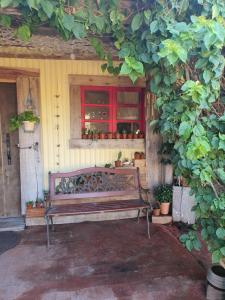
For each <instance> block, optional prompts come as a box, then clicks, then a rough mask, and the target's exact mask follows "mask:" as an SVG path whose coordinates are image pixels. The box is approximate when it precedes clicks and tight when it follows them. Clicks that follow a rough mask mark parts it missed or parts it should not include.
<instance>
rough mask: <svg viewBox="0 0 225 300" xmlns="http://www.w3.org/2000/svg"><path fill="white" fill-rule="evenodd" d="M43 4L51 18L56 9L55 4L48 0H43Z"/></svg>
mask: <svg viewBox="0 0 225 300" xmlns="http://www.w3.org/2000/svg"><path fill="white" fill-rule="evenodd" d="M41 6H42V8H43V11H44V12H45V13H46V15H47V16H48V18H51V16H52V14H53V11H54V6H53V4H52V3H51V2H50V1H48V0H44V1H41Z"/></svg>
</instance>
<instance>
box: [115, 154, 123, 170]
mask: <svg viewBox="0 0 225 300" xmlns="http://www.w3.org/2000/svg"><path fill="white" fill-rule="evenodd" d="M121 157H122V152H121V151H120V152H119V153H118V156H117V160H116V161H115V167H116V168H119V167H122V162H121Z"/></svg>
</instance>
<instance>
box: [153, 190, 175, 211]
mask: <svg viewBox="0 0 225 300" xmlns="http://www.w3.org/2000/svg"><path fill="white" fill-rule="evenodd" d="M153 194H154V197H155V199H156V200H157V201H159V202H160V211H161V214H162V215H168V213H169V208H170V203H171V202H172V198H173V188H172V185H170V184H161V185H159V186H157V187H155V188H154V190H153Z"/></svg>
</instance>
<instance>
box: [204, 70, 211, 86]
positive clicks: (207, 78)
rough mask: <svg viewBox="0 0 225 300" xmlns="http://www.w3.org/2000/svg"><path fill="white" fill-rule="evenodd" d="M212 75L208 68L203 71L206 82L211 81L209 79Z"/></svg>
mask: <svg viewBox="0 0 225 300" xmlns="http://www.w3.org/2000/svg"><path fill="white" fill-rule="evenodd" d="M211 75H212V74H211V72H210V71H209V70H207V69H206V70H205V71H204V72H203V79H204V81H205V83H209V81H210V79H211Z"/></svg>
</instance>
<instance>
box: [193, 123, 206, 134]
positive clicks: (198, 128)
mask: <svg viewBox="0 0 225 300" xmlns="http://www.w3.org/2000/svg"><path fill="white" fill-rule="evenodd" d="M193 133H194V135H196V136H202V135H205V133H206V132H205V128H204V127H203V126H202V125H201V124H200V123H199V124H197V125H196V126H195V127H194V128H193Z"/></svg>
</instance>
